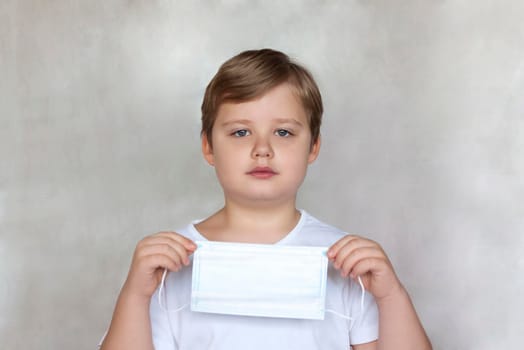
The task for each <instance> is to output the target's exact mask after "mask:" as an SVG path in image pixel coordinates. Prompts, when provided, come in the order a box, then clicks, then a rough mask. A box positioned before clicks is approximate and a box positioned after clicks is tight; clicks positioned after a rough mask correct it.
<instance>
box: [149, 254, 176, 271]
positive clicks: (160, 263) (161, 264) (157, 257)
mask: <svg viewBox="0 0 524 350" xmlns="http://www.w3.org/2000/svg"><path fill="white" fill-rule="evenodd" d="M143 261H144V263H145V264H146V265H147V266H152V267H154V268H155V270H156V269H158V268H164V269H168V270H169V271H178V270H180V266H179V265H177V264H176V263H175V261H174V260H173V259H172V258H171V257H169V256H166V255H161V254H153V255H148V256H145V257H143Z"/></svg>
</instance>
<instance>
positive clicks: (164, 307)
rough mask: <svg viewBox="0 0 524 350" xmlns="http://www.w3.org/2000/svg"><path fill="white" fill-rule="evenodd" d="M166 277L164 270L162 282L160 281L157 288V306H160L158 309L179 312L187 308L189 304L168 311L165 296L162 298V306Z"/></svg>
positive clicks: (165, 270)
mask: <svg viewBox="0 0 524 350" xmlns="http://www.w3.org/2000/svg"><path fill="white" fill-rule="evenodd" d="M166 276H167V269H164V273H163V274H162V280H161V281H160V287H159V288H158V304H159V305H160V308H161V309H162V310H163V311H165V312H180V311H182V310H183V309H185V308H186V307H188V306H189V304H185V305H182V306H180V307H179V308H176V309H173V310H169V309H168V308H167V299H166V296H164V298H163V299H164V304H162V292H163V291H165V289H166Z"/></svg>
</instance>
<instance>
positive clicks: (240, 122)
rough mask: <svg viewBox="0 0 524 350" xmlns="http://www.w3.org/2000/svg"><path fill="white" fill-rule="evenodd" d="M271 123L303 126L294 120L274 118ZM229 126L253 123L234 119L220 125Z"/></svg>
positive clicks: (247, 120)
mask: <svg viewBox="0 0 524 350" xmlns="http://www.w3.org/2000/svg"><path fill="white" fill-rule="evenodd" d="M272 121H274V122H277V123H279V124H286V123H289V124H295V125H297V126H300V127H303V126H304V125H303V123H301V122H300V121H298V120H296V119H294V118H276V119H273V120H272ZM230 124H253V121H252V120H249V119H235V120H230V121H226V122H223V123H221V125H222V126H228V125H230Z"/></svg>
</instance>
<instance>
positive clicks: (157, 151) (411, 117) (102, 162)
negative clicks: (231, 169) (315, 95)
mask: <svg viewBox="0 0 524 350" xmlns="http://www.w3.org/2000/svg"><path fill="white" fill-rule="evenodd" d="M266 46H267V47H273V48H277V49H281V50H284V51H286V52H287V53H289V54H290V55H291V56H293V57H295V58H297V59H299V60H300V61H301V62H303V63H305V64H306V65H307V66H308V67H309V68H310V69H311V70H312V71H313V72H314V74H315V76H316V77H317V79H318V82H319V84H320V86H321V89H322V91H323V96H324V99H325V105H326V113H325V123H324V126H323V131H322V132H323V137H324V139H323V140H324V143H323V149H322V151H321V156H320V158H319V160H318V161H317V163H315V164H314V165H313V166H312V167H311V168H310V171H309V175H308V179H307V180H306V182H305V184H304V185H303V187H302V192H301V194H300V207H302V208H305V209H306V210H308V211H309V212H311V213H312V214H314V215H316V216H318V217H319V218H321V219H323V220H325V221H328V222H330V223H332V224H334V225H336V226H339V227H341V228H343V229H345V230H347V231H350V232H355V233H360V234H363V235H367V236H369V237H371V238H372V239H375V240H378V241H379V242H381V243H382V245H383V246H384V248H385V249H386V251H387V252H388V253H389V255H390V257H391V259H392V261H393V263H394V265H395V266H396V269H397V272H398V274H399V275H400V277H401V279H402V280H403V282H404V283H405V285H406V286H407V288H408V289H409V291H410V292H411V295H412V298H413V300H414V303H415V304H416V307H417V310H418V312H419V314H420V316H421V318H422V320H423V323H424V325H425V327H426V329H427V331H428V333H429V335H430V336H431V338H432V341H433V343H434V346H435V349H477V350H485V349H492V348H501V349H515V348H518V347H520V346H521V345H522V343H523V341H524V335H523V334H524V332H523V330H524V320H523V316H522V311H523V309H524V301H523V299H522V293H523V291H524V288H523V286H524V278H523V273H524V254H523V248H524V238H523V234H522V233H523V231H524V205H523V203H522V202H523V200H522V198H523V196H524V160H523V159H524V106H523V103H524V99H523V98H522V95H523V93H524V2H523V1H521V0H512V1H511V0H510V1H490V0H477V1H458V0H457V1H442V0H441V1H436V0H435V1H408V0H405V1H387V0H383V1H378V0H367V1H274V2H268V1H249V2H242V1H238V0H237V1H235V0H228V1H167V0H165V1H160V0H157V1H139V0H135V1H123V0H110V1H80V0H69V1H66V0H55V1H51V0H48V1H35V0H32V1H30V0H27V1H22V0H20V1H17V0H2V1H1V2H0V344H2V345H1V347H2V349H93V348H94V347H95V345H96V343H97V342H98V340H99V338H100V337H101V335H102V334H103V332H104V330H105V328H106V326H107V325H108V323H109V320H110V317H111V313H112V309H113V305H114V302H115V299H116V297H117V295H118V291H119V288H120V286H121V283H122V282H123V280H124V278H125V276H126V273H127V269H128V266H129V262H130V258H131V254H132V252H133V250H134V246H135V244H136V242H137V241H138V240H139V239H140V238H141V237H143V236H144V235H147V234H150V233H154V232H157V231H159V230H163V229H173V228H176V227H179V226H181V225H183V224H185V223H187V222H188V221H189V220H191V219H194V218H200V217H204V216H206V215H209V214H211V213H212V212H213V211H214V210H216V209H218V208H219V207H220V205H221V201H222V194H221V192H220V188H219V187H218V185H217V183H216V181H215V179H214V173H213V171H212V169H211V168H210V167H208V166H207V165H206V164H205V162H204V161H203V159H202V157H201V155H200V149H199V147H200V143H199V117H200V116H199V106H200V102H201V98H202V94H203V91H204V88H205V85H206V83H207V82H208V81H209V79H210V78H211V77H212V75H213V74H214V73H215V71H216V69H217V68H218V66H219V64H220V63H221V62H223V61H224V60H225V59H226V58H229V57H230V56H232V55H233V54H235V53H237V52H239V51H241V50H244V49H248V48H260V47H266Z"/></svg>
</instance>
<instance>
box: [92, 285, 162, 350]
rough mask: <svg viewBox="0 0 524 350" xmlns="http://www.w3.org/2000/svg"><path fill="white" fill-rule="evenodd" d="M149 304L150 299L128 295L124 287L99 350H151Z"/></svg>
mask: <svg viewBox="0 0 524 350" xmlns="http://www.w3.org/2000/svg"><path fill="white" fill-rule="evenodd" d="M149 303H150V299H147V298H145V299H144V298H140V297H137V296H133V295H129V293H126V290H125V287H124V288H123V289H122V292H121V293H120V295H119V297H118V301H117V303H116V306H115V311H114V313H113V319H112V321H111V326H110V327H109V330H108V332H107V335H106V337H105V339H104V341H103V343H102V346H101V347H100V349H101V350H106V349H143V350H153V338H152V335H151V322H150V319H149Z"/></svg>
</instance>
